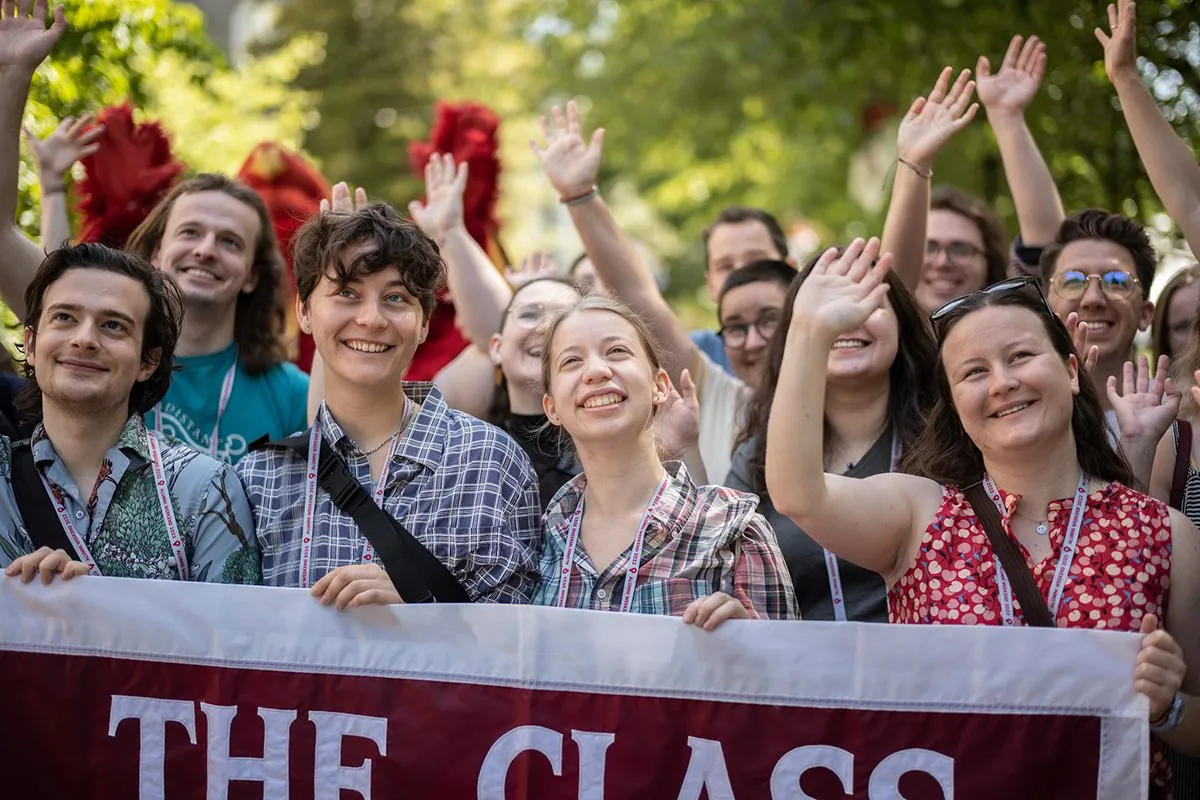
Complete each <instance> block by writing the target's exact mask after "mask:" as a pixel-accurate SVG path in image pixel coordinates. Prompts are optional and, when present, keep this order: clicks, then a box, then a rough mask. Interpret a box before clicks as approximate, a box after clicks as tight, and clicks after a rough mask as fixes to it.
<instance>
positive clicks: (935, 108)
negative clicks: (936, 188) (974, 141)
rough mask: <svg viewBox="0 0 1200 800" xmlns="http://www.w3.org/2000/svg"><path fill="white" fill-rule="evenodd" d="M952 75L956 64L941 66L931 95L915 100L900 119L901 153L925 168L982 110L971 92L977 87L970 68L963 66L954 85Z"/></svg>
mask: <svg viewBox="0 0 1200 800" xmlns="http://www.w3.org/2000/svg"><path fill="white" fill-rule="evenodd" d="M953 75H954V69H953V67H946V68H945V69H944V70H942V74H941V75H939V76H938V79H937V83H935V84H934V85H933V90H932V91H931V92H930V93H929V96H928V97H918V98H917V99H916V100H914V101H913V104H912V106H911V107H910V108H909V109H908V113H907V114H905V115H904V119H902V120H901V121H900V129H899V131H898V132H897V134H896V146H897V148H898V149H899V152H900V157H901V158H902V159H904V160H905V161H908V162H909V163H911V164H915V165H917V166H918V167H920V168H922V169H930V168H931V167H932V166H933V160H934V159H935V158H936V157H937V154H938V152H939V151H940V150H941V149H942V146H943V145H945V144H946V142H948V141H949V140H950V137H952V136H953V135H954V134H956V133H958V132H959V131H961V130H962V129H963V128H965V127H967V126H968V125H970V124H971V120H973V119H975V112H976V111H978V110H979V104H978V103H971V94H972V93H973V92H974V91H975V82H974V81H972V80H971V71H970V70H969V69H964V70H963V71H962V72H961V73H959V76H958V79H957V80H955V81H954V85H953V86H951V85H950V78H951V77H952V76H953ZM968 105H969V107H968Z"/></svg>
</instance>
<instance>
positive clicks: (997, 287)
mask: <svg viewBox="0 0 1200 800" xmlns="http://www.w3.org/2000/svg"><path fill="white" fill-rule="evenodd" d="M1029 289H1032V290H1033V292H1032V294H1036V295H1037V296H1038V299H1039V300H1041V301H1042V306H1044V307H1045V309H1046V313H1047V314H1049V315H1050V316H1052V317H1055V318H1056V319H1057V315H1056V314H1055V313H1054V309H1052V308H1051V307H1050V303H1049V302H1047V300H1046V296H1045V295H1044V294H1042V292H1041V289H1040V288H1039V287H1038V282H1037V279H1036V278H1028V277H1026V278H1009V279H1008V280H1004V281H997V282H996V283H993V284H992V285H991V286H987V287H985V288H983V289H980V290H979V291H977V292H971V293H970V294H964V295H963V296H962V297H956V298H954V299H953V300H951V301H950V302H949V303H946V305H944V306H942V307H941V308H939V309H938V310H937V311H935V312H933V313H932V314H930V316H929V321H930V322H932V323H933V333H934V335H935V336H936V337H937V338H938V340H939V341H940V340H941V339H942V337H943V336H944V335H945V325H946V320H947V317H949V315H950V312H952V311H954V310H955V309H956V308H959V307H960V306H962V304H963V303H966V302H967V301H968V300H971V299H972V298H974V297H978V296H981V295H989V294H997V293H1002V292H1021V291H1027V290H1029Z"/></svg>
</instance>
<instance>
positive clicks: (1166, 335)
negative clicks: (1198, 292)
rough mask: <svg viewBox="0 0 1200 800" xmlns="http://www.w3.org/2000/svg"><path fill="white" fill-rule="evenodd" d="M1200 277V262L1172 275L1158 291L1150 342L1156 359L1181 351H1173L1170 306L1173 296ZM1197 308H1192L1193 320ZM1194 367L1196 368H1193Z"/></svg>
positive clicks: (1190, 327)
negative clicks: (1169, 325) (1168, 318)
mask: <svg viewBox="0 0 1200 800" xmlns="http://www.w3.org/2000/svg"><path fill="white" fill-rule="evenodd" d="M1198 278H1200V264H1192V265H1191V266H1190V267H1185V268H1183V269H1181V270H1179V272H1176V273H1175V274H1174V275H1172V276H1171V280H1169V281H1167V285H1166V286H1164V287H1163V288H1162V291H1161V292H1159V293H1158V300H1157V301H1155V303H1154V321H1153V322H1152V323H1150V340H1151V341H1150V344H1151V346H1152V347H1153V349H1154V360H1155V361H1157V360H1158V357H1159V356H1167V357H1168V358H1172V359H1173V358H1175V356H1177V355H1179V353H1172V352H1171V331H1170V328H1168V327H1167V323H1168V320H1167V313H1168V306H1170V305H1171V298H1172V297H1173V296H1174V295H1175V293H1176V292H1178V291H1179V290H1180V289H1182V288H1183V287H1185V286H1190V285H1192V284H1193V283H1195V282H1196V280H1197V279H1198ZM1196 316H1197V315H1196V309H1192V320H1193V321H1194V320H1195V319H1196ZM1192 327H1194V325H1193V326H1189V328H1188V331H1189V333H1188V341H1189V343H1190V342H1191V338H1192V337H1191V333H1190V331H1191V329H1192ZM1193 369H1194V368H1193Z"/></svg>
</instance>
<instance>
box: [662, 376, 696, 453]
mask: <svg viewBox="0 0 1200 800" xmlns="http://www.w3.org/2000/svg"><path fill="white" fill-rule="evenodd" d="M654 435H655V436H656V437H657V438H658V442H659V445H660V448H661V450H662V452H663V456H664V458H666V459H677V458H680V457H681V456H682V455H683V454H684V453H686V452H689V451H691V450H694V449H696V448H698V447H699V445H700V401H699V399H698V398H697V397H696V384H695V382H694V381H693V380H692V374H691V372H690V371H688V370H686V369H685V370H684V371H683V373H682V374H680V376H679V388H678V389H676V388H675V384H671V390H670V391H669V392H668V393H667V399H665V400H663V402H662V403H661V404H660V405H659V407H658V411H656V412H655V414H654Z"/></svg>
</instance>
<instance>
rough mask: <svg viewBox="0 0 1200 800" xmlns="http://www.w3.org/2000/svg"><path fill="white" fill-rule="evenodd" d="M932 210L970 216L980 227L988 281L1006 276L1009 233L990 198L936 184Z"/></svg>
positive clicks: (932, 196)
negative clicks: (988, 202) (992, 205)
mask: <svg viewBox="0 0 1200 800" xmlns="http://www.w3.org/2000/svg"><path fill="white" fill-rule="evenodd" d="M929 210H930V211H953V212H954V213H955V214H958V215H959V216H963V217H966V218H967V219H969V220H971V222H973V223H974V224H975V227H976V228H978V229H979V238H980V239H982V240H983V258H984V260H985V261H986V262H987V276H986V281H987V283H986V285H988V286H990V285H992V284H993V283H996V282H997V281H1002V280H1004V276H1005V275H1007V274H1008V249H1007V245H1006V241H1007V235H1006V234H1005V232H1004V223H1003V222H1002V221H1001V220H1000V215H998V214H997V213H996V211H995V210H994V209H993V208H992V207H991V206H990V205H988V204H987V202H985V201H984V200H983V199H982V198H979V197H975V196H974V195H970V194H967V193H966V192H964V191H963V190H962V189H959V188H957V187H954V186H937V187H934V190H933V194H932V195H931V197H930V200H929ZM980 288H982V287H980Z"/></svg>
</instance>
